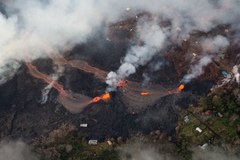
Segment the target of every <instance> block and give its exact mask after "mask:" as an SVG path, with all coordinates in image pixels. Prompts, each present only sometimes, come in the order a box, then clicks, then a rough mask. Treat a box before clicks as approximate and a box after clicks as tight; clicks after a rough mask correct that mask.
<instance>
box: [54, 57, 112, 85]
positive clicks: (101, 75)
mask: <svg viewBox="0 0 240 160" xmlns="http://www.w3.org/2000/svg"><path fill="white" fill-rule="evenodd" d="M52 59H53V60H54V61H55V62H56V63H58V64H64V65H70V66H72V67H73V68H78V69H80V70H82V71H84V72H87V73H91V74H94V75H95V76H96V77H97V78H98V79H100V80H101V81H102V82H105V81H106V77H107V72H105V71H103V70H101V69H98V68H96V67H93V66H91V65H89V64H88V63H87V62H85V61H83V60H79V59H78V60H67V59H65V58H64V57H62V56H57V57H56V56H55V57H52Z"/></svg>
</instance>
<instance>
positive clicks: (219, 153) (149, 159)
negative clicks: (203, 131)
mask: <svg viewBox="0 0 240 160" xmlns="http://www.w3.org/2000/svg"><path fill="white" fill-rule="evenodd" d="M163 150H165V151H162V150H161V147H160V148H159V149H157V148H156V147H154V146H151V145H147V144H141V143H133V144H128V145H126V146H124V147H122V148H120V149H119V152H120V156H121V159H122V160H124V159H128V160H178V159H182V158H181V157H177V156H176V155H174V154H173V153H171V152H167V151H166V146H164V149H163ZM170 150H171V148H170ZM192 151H193V154H192V159H193V160H216V159H218V160H237V159H239V157H237V156H235V155H228V154H227V153H226V152H225V151H224V150H222V149H220V148H217V147H215V148H208V149H205V150H203V149H201V148H194V149H193V150H192Z"/></svg>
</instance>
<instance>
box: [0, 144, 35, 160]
mask: <svg viewBox="0 0 240 160" xmlns="http://www.w3.org/2000/svg"><path fill="white" fill-rule="evenodd" d="M38 159H39V158H38V157H37V156H36V155H35V154H34V153H32V152H31V150H30V148H29V146H28V145H27V144H25V143H24V142H22V141H1V142H0V160H38Z"/></svg>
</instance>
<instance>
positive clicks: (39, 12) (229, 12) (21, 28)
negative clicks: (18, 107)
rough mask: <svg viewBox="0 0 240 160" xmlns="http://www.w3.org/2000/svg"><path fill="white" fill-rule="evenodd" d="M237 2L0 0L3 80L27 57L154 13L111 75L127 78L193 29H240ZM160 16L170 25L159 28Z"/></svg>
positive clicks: (61, 49) (144, 21)
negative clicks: (225, 26) (139, 42)
mask: <svg viewBox="0 0 240 160" xmlns="http://www.w3.org/2000/svg"><path fill="white" fill-rule="evenodd" d="M239 5H240V2H239V0H216V1H211V0H202V1H198V0H191V1H190V0H189V1H186V0H178V1H175V0H169V1H165V0H149V1H146V0H132V1H128V0H122V1H116V0H104V1H96V0H88V1H82V0H81V1H79V0H71V1H70V0H58V1H54V0H26V1H21V0H9V1H0V6H1V7H0V8H1V9H0V36H1V40H0V56H1V58H0V75H1V78H0V83H4V82H6V81H7V80H8V79H9V78H11V77H12V75H13V73H14V72H16V71H17V69H18V67H19V66H20V65H19V64H17V63H19V62H21V61H24V60H25V59H26V58H27V59H32V60H33V59H37V58H39V57H46V56H47V55H48V54H51V52H52V51H53V52H55V53H62V52H64V51H65V50H69V49H71V48H73V47H74V46H75V45H77V44H81V43H85V42H86V41H87V39H88V37H89V36H94V35H95V33H96V32H97V31H99V29H102V27H105V28H107V26H108V25H109V24H111V23H114V22H117V21H119V20H122V19H124V15H127V14H128V13H129V14H131V15H137V14H139V13H143V12H147V13H150V14H151V15H154V16H153V17H156V18H154V19H155V20H149V19H146V18H145V19H144V18H143V19H141V18H140V20H138V26H137V33H138V36H139V38H140V39H141V40H142V41H143V42H144V44H142V45H133V46H132V47H130V49H129V50H128V52H127V54H126V57H125V58H124V59H123V62H122V65H121V67H120V68H119V69H118V70H117V71H116V73H115V74H117V75H115V74H114V72H113V73H110V74H109V77H108V78H109V79H113V78H112V77H119V76H120V77H122V76H123V77H125V76H128V75H130V74H132V73H135V71H136V69H137V68H138V67H139V66H140V65H145V64H146V63H148V61H150V60H151V59H152V57H153V56H154V55H155V54H157V53H161V49H162V48H163V44H164V43H165V41H166V40H167V39H168V40H171V41H174V42H181V41H182V39H183V38H188V37H189V34H190V33H191V32H192V31H194V30H199V31H204V32H208V31H209V30H211V29H213V28H214V27H216V26H218V25H222V24H228V25H230V27H231V28H230V29H232V30H234V31H235V32H236V33H239V27H238V26H239V20H238V19H239V15H240V13H239V7H238V6H239ZM126 8H128V10H127V11H126ZM126 12H127V13H126ZM162 20H168V21H169V22H170V26H167V27H165V28H161V27H159V25H158V24H159V23H160V22H161V21H162ZM105 28H104V29H105ZM99 43H100V42H99ZM49 52H50V53H49ZM46 53H47V54H46ZM7 64H9V65H10V66H11V67H10V68H9V67H6V65H7ZM16 64H17V65H16ZM10 73H11V74H10ZM115 79H116V78H115ZM109 83H110V82H109ZM113 83H114V82H113ZM110 84H111V83H110Z"/></svg>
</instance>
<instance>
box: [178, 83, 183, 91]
mask: <svg viewBox="0 0 240 160" xmlns="http://www.w3.org/2000/svg"><path fill="white" fill-rule="evenodd" d="M184 88H185V86H184V84H180V85H179V86H178V88H177V90H178V91H182V90H183V89H184Z"/></svg>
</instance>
